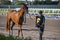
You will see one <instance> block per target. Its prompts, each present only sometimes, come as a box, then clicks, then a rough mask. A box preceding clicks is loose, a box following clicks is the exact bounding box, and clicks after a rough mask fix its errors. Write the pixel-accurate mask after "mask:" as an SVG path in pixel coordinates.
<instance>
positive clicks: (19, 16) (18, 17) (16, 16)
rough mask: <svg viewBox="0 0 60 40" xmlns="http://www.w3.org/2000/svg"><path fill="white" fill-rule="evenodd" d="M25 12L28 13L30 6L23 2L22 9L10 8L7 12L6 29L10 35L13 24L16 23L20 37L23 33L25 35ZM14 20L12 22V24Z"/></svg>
mask: <svg viewBox="0 0 60 40" xmlns="http://www.w3.org/2000/svg"><path fill="white" fill-rule="evenodd" d="M25 12H27V13H28V7H27V5H26V4H23V6H22V7H21V9H20V10H19V11H15V10H10V11H8V13H7V22H6V30H7V31H9V35H10V30H11V31H12V28H13V26H14V25H15V24H16V25H17V26H18V37H19V35H20V33H21V36H22V37H23V33H22V24H23V21H24V14H25ZM11 22H12V24H11Z"/></svg>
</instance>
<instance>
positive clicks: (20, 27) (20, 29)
mask: <svg viewBox="0 0 60 40" xmlns="http://www.w3.org/2000/svg"><path fill="white" fill-rule="evenodd" d="M18 27H19V29H18V37H19V35H20V33H21V36H22V38H23V33H22V25H18Z"/></svg>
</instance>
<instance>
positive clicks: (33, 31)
mask: <svg viewBox="0 0 60 40" xmlns="http://www.w3.org/2000/svg"><path fill="white" fill-rule="evenodd" d="M5 28H6V16H1V15H0V33H2V34H5V35H8V32H6V30H5ZM13 29H14V30H13V31H14V32H13V33H14V34H13V35H14V36H17V29H18V27H17V25H15V26H14V27H13ZM22 29H23V35H24V37H31V38H32V39H33V40H39V29H38V28H37V27H35V20H31V19H29V18H27V19H26V24H23V26H22ZM43 40H60V19H59V20H58V19H51V18H50V19H46V21H45V30H44V34H43Z"/></svg>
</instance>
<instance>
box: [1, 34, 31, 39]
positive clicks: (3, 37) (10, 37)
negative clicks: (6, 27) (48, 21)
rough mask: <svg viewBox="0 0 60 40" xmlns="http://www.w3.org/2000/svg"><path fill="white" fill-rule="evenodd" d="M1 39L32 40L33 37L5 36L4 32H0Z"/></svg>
mask: <svg viewBox="0 0 60 40" xmlns="http://www.w3.org/2000/svg"><path fill="white" fill-rule="evenodd" d="M0 40H32V39H31V37H26V38H24V39H22V38H18V37H13V36H5V35H3V34H0Z"/></svg>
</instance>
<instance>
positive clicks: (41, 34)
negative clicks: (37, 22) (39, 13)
mask: <svg viewBox="0 0 60 40" xmlns="http://www.w3.org/2000/svg"><path fill="white" fill-rule="evenodd" d="M43 32H44V28H40V40H42V36H43Z"/></svg>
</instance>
